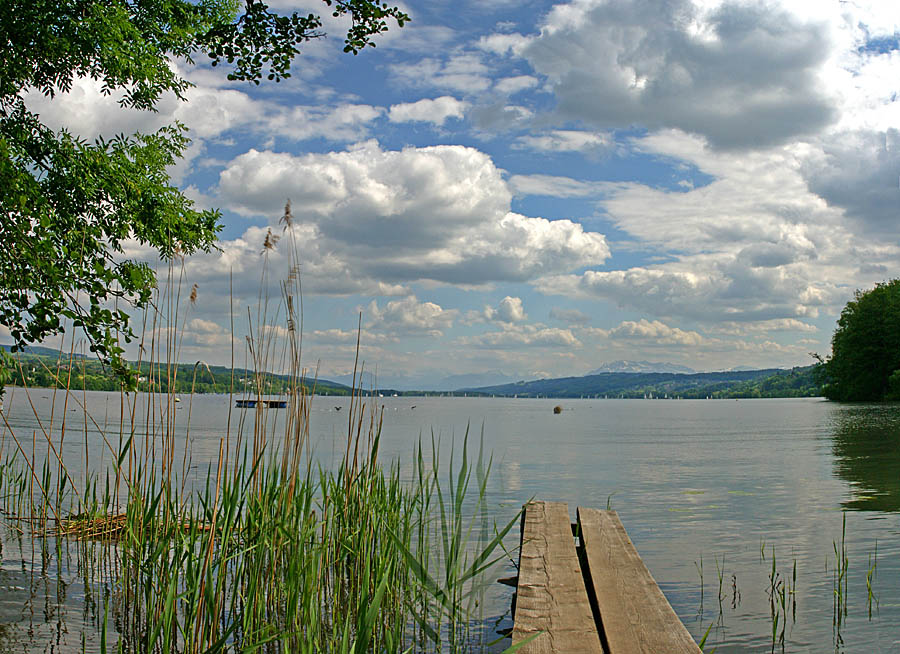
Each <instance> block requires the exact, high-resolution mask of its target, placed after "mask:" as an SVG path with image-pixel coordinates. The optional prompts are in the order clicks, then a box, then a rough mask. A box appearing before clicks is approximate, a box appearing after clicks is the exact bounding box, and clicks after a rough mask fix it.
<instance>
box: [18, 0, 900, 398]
mask: <svg viewBox="0 0 900 654" xmlns="http://www.w3.org/2000/svg"><path fill="white" fill-rule="evenodd" d="M270 4H271V5H272V7H274V8H277V9H278V10H280V11H284V12H288V11H294V10H297V11H301V12H304V13H308V12H309V11H315V12H316V13H325V31H326V32H327V33H328V37H327V38H325V39H321V40H317V41H315V42H311V43H309V44H307V46H306V47H304V48H303V49H302V51H301V54H300V55H299V57H298V58H297V59H296V61H295V63H294V75H293V76H292V77H291V78H290V79H289V80H287V81H285V82H282V83H279V84H274V83H268V84H265V83H264V84H262V85H260V86H259V87H255V86H251V85H247V84H242V83H230V82H228V81H227V80H226V79H225V76H224V74H223V71H222V70H220V69H218V68H210V67H209V66H208V65H206V64H205V63H204V62H202V61H200V62H198V64H197V65H194V66H188V65H187V64H186V63H185V62H173V65H174V66H176V67H177V68H178V70H179V71H180V73H181V74H183V75H184V76H185V77H187V78H188V79H189V80H190V81H192V82H193V83H194V84H195V86H194V87H193V88H192V89H191V90H190V91H188V93H187V101H186V102H180V101H178V100H176V99H175V98H172V97H165V98H163V99H162V100H161V102H160V105H159V111H158V112H157V113H147V112H136V111H128V110H123V109H121V108H119V106H118V105H117V104H116V100H117V98H116V97H106V96H103V95H102V94H101V92H100V85H99V83H97V82H94V81H92V80H89V79H86V80H78V81H77V82H76V84H75V85H74V86H73V89H72V91H71V92H70V93H68V94H64V95H58V96H57V97H56V98H54V99H53V100H49V99H47V98H44V97H43V96H42V95H40V93H37V92H34V91H27V90H26V91H25V95H26V101H27V103H28V105H29V107H30V108H32V109H33V110H34V111H37V112H38V113H40V114H41V115H42V117H43V119H44V120H45V121H46V122H47V123H49V124H52V125H54V126H60V127H62V126H65V127H66V128H67V129H69V130H71V131H73V132H75V133H77V134H79V135H81V136H84V137H85V138H96V137H97V136H98V135H100V134H105V135H107V136H109V135H112V134H115V133H120V132H133V131H136V130H140V131H144V132H147V131H151V130H153V129H156V128H158V127H160V126H162V125H165V124H168V123H171V122H172V121H174V120H178V121H181V122H183V123H184V124H186V125H187V126H188V127H189V128H190V136H191V138H192V139H193V142H192V144H191V146H190V147H189V149H188V150H187V152H186V156H185V158H184V160H183V161H182V162H180V163H179V164H178V165H177V166H176V167H174V168H173V169H172V176H173V179H174V180H175V182H176V183H177V184H178V185H179V186H180V187H181V188H183V189H184V190H185V192H186V194H187V195H188V196H189V197H191V198H193V199H194V200H195V202H196V203H197V205H198V206H200V207H204V208H206V207H215V208H218V209H220V210H221V212H222V224H223V230H222V233H221V241H220V243H219V249H218V250H217V251H215V252H212V253H210V254H201V255H195V256H193V257H189V258H187V259H185V261H184V262H183V263H184V266H183V277H182V278H181V279H182V282H181V283H182V285H183V286H184V287H185V288H191V287H192V286H193V285H194V284H196V285H197V300H196V302H195V303H193V304H186V305H185V308H184V309H183V310H182V312H181V317H180V322H179V329H180V330H181V346H180V347H181V350H180V351H179V359H180V360H182V361H194V360H203V361H206V362H208V363H210V364H228V363H230V361H231V351H232V345H234V347H235V348H236V351H237V352H238V355H237V357H238V363H240V362H241V361H242V360H243V357H244V354H243V353H244V350H245V335H246V334H247V333H248V331H249V330H250V329H251V328H252V329H257V327H258V326H254V325H252V322H253V316H255V315H256V314H255V313H254V311H255V309H254V307H255V306H256V304H257V301H258V298H259V297H260V284H261V280H263V281H262V283H263V286H264V287H265V291H264V292H265V293H268V294H269V295H270V298H272V300H271V301H272V302H276V301H277V300H278V299H279V298H280V291H279V287H278V284H277V280H278V279H281V278H283V277H286V276H287V275H288V268H289V263H288V259H289V255H288V249H289V245H288V243H293V247H294V248H296V254H297V257H298V260H299V262H300V271H299V272H300V279H301V281H302V287H303V294H304V325H303V357H304V359H305V361H304V363H305V364H306V365H307V366H309V367H310V368H315V367H316V366H318V368H319V374H320V376H321V377H324V378H331V379H335V378H341V376H342V375H346V374H348V373H349V372H351V371H352V369H353V364H354V359H355V350H356V341H357V325H358V324H359V321H360V320H361V324H362V331H361V335H360V341H361V352H360V358H361V359H362V360H363V361H365V365H366V369H367V370H370V371H377V374H378V378H379V383H382V384H384V385H393V386H397V387H404V388H428V387H437V386H440V385H441V384H446V383H448V382H446V381H442V380H446V378H447V377H451V376H456V375H478V376H480V377H470V378H467V379H470V380H471V379H479V380H484V381H485V382H488V381H499V380H501V379H503V378H509V379H533V378H539V377H559V376H569V375H582V374H585V373H587V372H589V371H591V370H593V369H595V368H597V367H598V366H600V365H601V364H602V363H604V362H609V361H614V360H619V359H630V360H649V361H666V362H671V363H676V364H681V365H685V366H689V367H691V368H693V369H695V370H698V371H706V370H725V369H730V368H733V367H739V366H750V367H760V368H762V367H790V366H794V365H808V364H810V363H812V362H813V359H812V357H811V356H810V354H809V353H810V352H818V353H820V354H822V355H827V354H828V352H829V351H830V345H829V343H830V339H831V334H832V332H833V330H834V327H835V324H836V320H837V318H838V316H839V315H840V311H841V309H842V307H843V306H844V305H845V304H846V302H847V301H848V300H850V299H852V297H853V293H854V291H855V290H856V289H865V288H869V287H872V286H873V285H874V284H876V283H878V282H883V281H887V280H889V279H892V278H895V277H898V276H900V264H898V262H900V225H898V222H900V221H898V219H900V97H898V94H900V3H897V2H895V0H870V1H858V2H857V1H854V0H812V1H799V0H798V1H788V0H781V1H778V0H775V1H771V2H755V1H754V2H745V1H737V2H734V1H725V2H720V1H718V0H572V1H571V2H563V3H560V4H553V3H551V2H543V1H541V0H530V1H529V0H520V1H515V2H513V1H509V0H492V1H491V2H474V1H470V0H452V1H450V0H429V1H428V2H421V3H408V4H405V5H400V6H401V7H402V8H403V9H405V10H406V11H407V13H408V14H409V15H410V17H411V18H412V20H411V22H410V23H408V24H407V26H405V27H403V28H402V29H398V28H396V26H395V25H391V28H390V30H389V31H388V32H387V33H385V34H383V35H381V36H380V37H379V38H378V39H377V40H376V43H377V47H375V48H368V49H366V51H365V52H363V53H362V54H360V55H358V56H352V55H348V54H344V53H342V52H341V49H342V45H343V32H344V31H345V30H346V25H345V24H344V23H341V22H339V21H336V20H334V19H332V18H331V17H330V16H329V15H328V12H327V8H325V6H324V4H323V3H322V2H318V1H317V0H299V1H297V0H294V1H292V0H274V1H273V2H271V3H270ZM323 9H325V11H324V12H323ZM288 200H290V203H291V212H292V215H293V223H292V227H290V228H289V229H290V231H291V234H290V235H288V234H287V233H286V232H285V228H284V226H283V224H282V223H280V222H279V219H280V218H281V216H282V215H283V213H284V206H285V203H286V202H287V201H288ZM269 230H271V232H272V234H273V235H275V236H280V237H281V240H280V241H279V243H278V244H277V245H276V247H275V248H274V249H271V250H268V249H265V248H264V247H263V243H264V241H265V239H266V234H267V232H268V231H269ZM288 236H290V238H286V237H288ZM127 255H128V256H129V257H132V258H135V259H138V260H144V261H149V262H151V263H152V265H154V266H157V265H159V263H158V260H157V259H156V258H155V254H154V253H153V252H152V251H150V250H147V249H146V248H144V247H141V246H140V244H137V243H130V244H129V245H128V249H127ZM178 265H179V274H181V268H180V266H181V262H179V264H178ZM264 267H265V270H266V276H265V277H264V274H263V270H264ZM161 270H162V271H163V272H164V270H165V269H164V267H163V268H161ZM186 296H187V292H186V291H185V292H184V293H183V294H182V297H186ZM232 320H233V321H234V333H233V332H232V326H231V324H232ZM453 379H459V378H458V377H454V378H453Z"/></svg>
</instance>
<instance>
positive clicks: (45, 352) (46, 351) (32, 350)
mask: <svg viewBox="0 0 900 654" xmlns="http://www.w3.org/2000/svg"><path fill="white" fill-rule="evenodd" d="M12 347H13V346H12V345H3V344H2V343H0V350H6V351H7V352H9V351H10V350H12ZM22 354H36V355H39V356H45V357H53V359H54V360H56V358H57V357H59V356H60V352H59V350H55V349H53V348H51V347H44V346H42V345H26V346H25V349H24V351H22ZM62 356H64V357H66V358H68V356H69V353H68V352H65V353H63V355H62ZM72 356H74V357H75V358H76V359H80V358H84V355H82V354H73V355H72Z"/></svg>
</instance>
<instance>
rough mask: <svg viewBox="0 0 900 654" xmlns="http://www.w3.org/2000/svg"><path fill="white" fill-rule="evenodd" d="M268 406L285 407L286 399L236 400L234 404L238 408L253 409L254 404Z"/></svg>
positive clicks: (274, 407)
mask: <svg viewBox="0 0 900 654" xmlns="http://www.w3.org/2000/svg"><path fill="white" fill-rule="evenodd" d="M257 404H259V405H260V406H264V407H268V408H270V409H285V408H287V400H236V401H235V406H236V407H237V408H239V409H255V408H256V405H257Z"/></svg>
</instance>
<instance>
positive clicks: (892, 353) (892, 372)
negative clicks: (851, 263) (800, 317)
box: [824, 279, 900, 402]
mask: <svg viewBox="0 0 900 654" xmlns="http://www.w3.org/2000/svg"><path fill="white" fill-rule="evenodd" d="M825 373H826V375H827V378H828V383H827V384H826V386H825V389H824V393H825V397H827V398H829V399H832V400H839V401H843V402H855V401H878V400H885V399H900V279H894V280H892V281H890V282H887V283H885V284H878V285H876V286H875V288H873V289H870V290H868V291H856V294H855V295H854V299H853V300H851V301H850V302H848V303H847V306H845V307H844V310H843V311H841V317H840V318H839V319H838V326H837V329H836V330H835V332H834V336H833V337H832V339H831V358H830V359H829V360H828V361H827V362H826V363H825Z"/></svg>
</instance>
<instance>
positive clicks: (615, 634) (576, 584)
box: [512, 502, 700, 654]
mask: <svg viewBox="0 0 900 654" xmlns="http://www.w3.org/2000/svg"><path fill="white" fill-rule="evenodd" d="M513 622H514V626H513V632H512V639H513V645H517V644H519V643H522V645H521V646H520V647H519V649H518V650H517V651H518V652H519V653H520V654H550V653H554V652H584V653H585V654H595V653H596V654H600V653H604V654H662V653H665V654H699V653H700V648H699V647H697V644H696V643H695V642H694V639H693V638H692V637H691V635H690V633H688V630H687V629H686V628H685V627H684V624H682V622H681V620H679V618H678V616H677V615H676V614H675V611H674V610H672V607H671V605H670V604H669V602H668V600H666V598H665V596H664V595H663V593H662V591H661V590H660V589H659V586H657V584H656V582H655V581H654V580H653V577H652V575H651V574H650V571H649V570H648V569H647V566H645V565H644V562H643V561H642V560H641V557H640V556H639V555H638V553H637V550H636V549H635V548H634V545H633V544H632V542H631V539H629V538H628V534H627V533H626V532H625V528H624V527H623V526H622V522H621V521H620V520H619V516H618V514H616V512H615V511H600V510H597V509H586V508H582V507H579V508H578V511H577V523H576V524H575V525H572V524H571V523H570V521H569V509H568V506H567V505H566V504H565V503H563V502H531V503H529V504H527V505H526V506H525V512H524V515H523V516H522V547H521V550H520V553H519V576H518V580H517V583H516V595H515V598H514V603H513Z"/></svg>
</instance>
